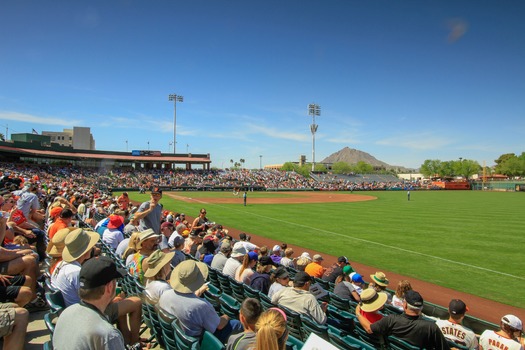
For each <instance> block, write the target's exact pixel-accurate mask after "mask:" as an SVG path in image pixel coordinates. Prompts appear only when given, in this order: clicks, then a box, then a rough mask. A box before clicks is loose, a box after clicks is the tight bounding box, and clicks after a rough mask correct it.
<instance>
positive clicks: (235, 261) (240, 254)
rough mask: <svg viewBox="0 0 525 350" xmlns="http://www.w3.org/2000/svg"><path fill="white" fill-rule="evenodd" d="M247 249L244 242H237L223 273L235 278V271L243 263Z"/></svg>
mask: <svg viewBox="0 0 525 350" xmlns="http://www.w3.org/2000/svg"><path fill="white" fill-rule="evenodd" d="M246 253H247V251H246V248H244V245H242V244H235V245H234V246H233V250H232V252H231V254H230V257H229V258H228V260H226V263H225V264H224V268H223V269H222V273H223V274H225V275H226V276H230V277H231V278H235V271H237V268H238V267H239V266H241V265H242V261H243V259H244V256H245V255H246Z"/></svg>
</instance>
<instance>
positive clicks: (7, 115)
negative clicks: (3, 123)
mask: <svg viewBox="0 0 525 350" xmlns="http://www.w3.org/2000/svg"><path fill="white" fill-rule="evenodd" d="M0 119H5V120H14V121H17V122H23V123H31V124H42V125H60V126H78V125H82V121H81V120H75V119H70V118H67V119H62V118H48V117H40V116H36V115H31V114H25V113H18V112H9V111H5V112H1V111H0Z"/></svg>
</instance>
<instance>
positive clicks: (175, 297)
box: [158, 260, 243, 343]
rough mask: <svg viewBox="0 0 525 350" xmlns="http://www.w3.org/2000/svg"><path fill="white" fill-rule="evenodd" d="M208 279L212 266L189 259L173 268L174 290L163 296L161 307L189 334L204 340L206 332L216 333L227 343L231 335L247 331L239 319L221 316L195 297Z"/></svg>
mask: <svg viewBox="0 0 525 350" xmlns="http://www.w3.org/2000/svg"><path fill="white" fill-rule="evenodd" d="M207 277H208V267H207V265H206V264H204V263H202V262H197V261H195V260H186V261H184V262H181V263H180V264H179V265H177V267H176V268H175V269H173V271H172V274H171V278H170V285H171V287H172V288H173V290H172V291H167V292H164V293H163V294H162V296H161V297H160V300H159V304H158V305H159V307H160V308H161V309H162V310H163V311H165V312H167V313H168V314H171V315H173V316H175V317H176V318H177V319H178V320H179V324H180V326H181V327H182V329H183V331H184V333H185V334H187V335H189V336H192V337H200V336H201V335H202V333H203V332H204V330H207V331H208V332H211V333H213V334H215V336H216V337H217V338H219V340H220V341H221V342H223V343H225V342H226V341H227V340H228V337H229V336H230V335H231V334H235V333H239V332H241V331H242V330H243V328H242V325H241V323H240V322H239V321H237V320H230V319H229V318H228V316H226V315H222V316H220V317H219V316H218V315H217V313H216V312H215V309H214V308H213V306H212V305H211V304H210V303H209V302H208V301H207V300H205V299H201V298H199V297H197V296H196V295H195V292H196V291H197V290H199V289H200V288H201V287H202V286H203V285H204V284H205V283H206V278H207Z"/></svg>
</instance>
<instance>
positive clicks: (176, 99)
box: [168, 94, 184, 154]
mask: <svg viewBox="0 0 525 350" xmlns="http://www.w3.org/2000/svg"><path fill="white" fill-rule="evenodd" d="M168 100H169V101H173V154H175V146H176V145H177V102H184V96H180V95H175V94H170V95H169V96H168Z"/></svg>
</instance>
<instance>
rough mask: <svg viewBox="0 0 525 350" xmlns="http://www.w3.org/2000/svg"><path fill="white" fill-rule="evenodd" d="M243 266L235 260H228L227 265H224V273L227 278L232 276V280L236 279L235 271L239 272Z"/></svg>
mask: <svg viewBox="0 0 525 350" xmlns="http://www.w3.org/2000/svg"><path fill="white" fill-rule="evenodd" d="M239 266H241V263H240V261H239V260H237V259H234V258H228V260H226V264H224V268H223V269H222V273H223V274H225V275H226V276H230V277H231V278H235V271H237V268H238V267H239Z"/></svg>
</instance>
